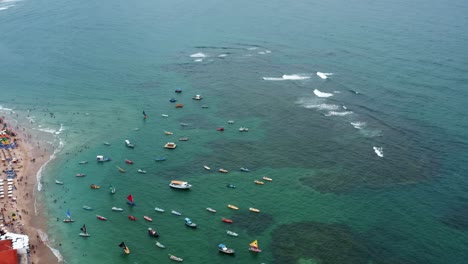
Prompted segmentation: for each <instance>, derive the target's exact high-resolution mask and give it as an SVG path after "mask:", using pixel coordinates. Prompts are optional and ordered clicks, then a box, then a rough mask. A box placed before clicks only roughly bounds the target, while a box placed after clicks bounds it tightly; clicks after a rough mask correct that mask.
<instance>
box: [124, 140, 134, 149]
mask: <svg viewBox="0 0 468 264" xmlns="http://www.w3.org/2000/svg"><path fill="white" fill-rule="evenodd" d="M125 146H127V147H129V148H134V147H135V145H133V143H132V142H130V140H128V139H126V140H125Z"/></svg>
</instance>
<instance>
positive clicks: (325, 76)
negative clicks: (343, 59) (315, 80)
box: [317, 72, 333, 80]
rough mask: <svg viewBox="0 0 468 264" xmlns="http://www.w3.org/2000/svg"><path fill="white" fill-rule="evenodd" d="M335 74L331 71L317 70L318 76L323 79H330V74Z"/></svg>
mask: <svg viewBox="0 0 468 264" xmlns="http://www.w3.org/2000/svg"><path fill="white" fill-rule="evenodd" d="M330 75H333V73H331V72H317V76H318V77H320V78H322V79H324V80H325V79H328V76H330Z"/></svg>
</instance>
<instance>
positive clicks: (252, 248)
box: [249, 240, 262, 253]
mask: <svg viewBox="0 0 468 264" xmlns="http://www.w3.org/2000/svg"><path fill="white" fill-rule="evenodd" d="M249 246H250V247H249V250H250V251H253V252H258V253H260V252H262V250H261V249H259V248H258V241H257V240H254V241H253V242H252V243H250V245H249Z"/></svg>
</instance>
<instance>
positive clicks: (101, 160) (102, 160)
mask: <svg viewBox="0 0 468 264" xmlns="http://www.w3.org/2000/svg"><path fill="white" fill-rule="evenodd" d="M96 160H97V161H98V162H106V161H111V159H110V158H108V157H104V156H102V155H97V156H96Z"/></svg>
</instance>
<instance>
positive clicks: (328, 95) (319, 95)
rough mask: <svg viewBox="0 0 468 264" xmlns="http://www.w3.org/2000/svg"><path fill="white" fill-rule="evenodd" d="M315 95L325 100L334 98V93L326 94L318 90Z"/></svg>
mask: <svg viewBox="0 0 468 264" xmlns="http://www.w3.org/2000/svg"><path fill="white" fill-rule="evenodd" d="M314 94H315V95H316V96H318V97H324V98H326V97H330V96H333V94H332V93H324V92H321V91H319V90H318V89H315V90H314Z"/></svg>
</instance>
